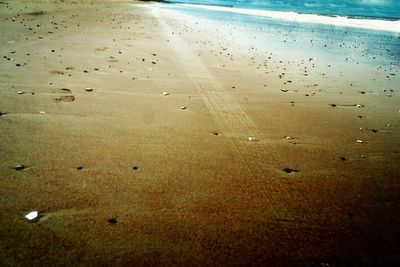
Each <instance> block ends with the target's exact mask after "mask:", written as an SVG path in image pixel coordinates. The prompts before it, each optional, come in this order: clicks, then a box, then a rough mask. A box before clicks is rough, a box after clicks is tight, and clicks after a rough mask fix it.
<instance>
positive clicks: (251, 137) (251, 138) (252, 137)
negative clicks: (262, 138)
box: [247, 136, 256, 141]
mask: <svg viewBox="0 0 400 267" xmlns="http://www.w3.org/2000/svg"><path fill="white" fill-rule="evenodd" d="M247 139H248V140H249V141H254V140H256V138H255V137H254V136H249V137H247Z"/></svg>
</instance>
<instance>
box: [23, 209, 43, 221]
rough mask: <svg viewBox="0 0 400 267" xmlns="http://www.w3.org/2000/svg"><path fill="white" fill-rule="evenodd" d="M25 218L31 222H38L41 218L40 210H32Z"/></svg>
mask: <svg viewBox="0 0 400 267" xmlns="http://www.w3.org/2000/svg"><path fill="white" fill-rule="evenodd" d="M24 217H25V219H26V220H27V221H28V222H30V223H34V222H37V221H38V220H39V212H38V211H36V210H35V211H31V212H29V213H28V214H26V215H25V216H24Z"/></svg>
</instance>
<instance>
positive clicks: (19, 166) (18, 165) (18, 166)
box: [14, 164, 26, 171]
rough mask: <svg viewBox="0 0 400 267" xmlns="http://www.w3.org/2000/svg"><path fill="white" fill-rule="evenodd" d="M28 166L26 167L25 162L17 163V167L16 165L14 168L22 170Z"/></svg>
mask: <svg viewBox="0 0 400 267" xmlns="http://www.w3.org/2000/svg"><path fill="white" fill-rule="evenodd" d="M25 168H26V167H25V165H23V164H17V165H15V167H14V169H15V170H17V171H22V170H23V169H25Z"/></svg>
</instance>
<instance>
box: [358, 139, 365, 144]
mask: <svg viewBox="0 0 400 267" xmlns="http://www.w3.org/2000/svg"><path fill="white" fill-rule="evenodd" d="M356 142H357V143H359V144H363V143H365V141H363V140H356Z"/></svg>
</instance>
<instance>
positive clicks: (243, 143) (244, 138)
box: [153, 8, 310, 255]
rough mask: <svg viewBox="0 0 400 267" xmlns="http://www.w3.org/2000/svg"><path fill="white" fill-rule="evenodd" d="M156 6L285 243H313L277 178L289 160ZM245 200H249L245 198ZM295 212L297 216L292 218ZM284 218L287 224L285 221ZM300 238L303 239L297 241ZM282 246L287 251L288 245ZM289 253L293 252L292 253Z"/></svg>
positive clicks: (171, 37) (201, 93)
mask: <svg viewBox="0 0 400 267" xmlns="http://www.w3.org/2000/svg"><path fill="white" fill-rule="evenodd" d="M156 9H157V8H154V9H153V14H154V15H155V17H156V18H157V22H158V23H159V25H160V26H161V27H162V29H163V30H164V32H165V34H166V35H167V37H168V39H169V44H170V46H171V48H172V50H173V51H174V52H175V53H176V55H177V56H178V57H179V59H180V61H181V62H182V64H183V66H184V68H185V71H186V72H187V74H188V75H189V77H190V78H191V79H192V80H193V82H194V84H195V85H196V86H197V89H198V92H199V95H200V97H201V99H202V101H203V103H204V104H205V106H206V108H207V109H208V111H209V113H210V114H211V116H212V118H213V120H214V121H215V122H216V124H217V125H218V126H219V127H221V130H222V131H223V134H224V135H225V136H227V137H228V140H229V141H230V143H231V144H232V147H233V149H234V151H235V152H236V153H237V155H238V156H239V157H240V159H241V161H242V162H243V164H244V165H245V168H244V171H245V175H246V176H247V179H248V180H249V181H251V183H254V185H257V191H258V192H259V194H260V195H261V198H262V199H259V201H260V204H261V203H262V205H263V206H264V205H265V206H266V207H268V208H269V210H270V212H271V213H272V214H271V215H272V218H274V222H272V223H273V224H278V225H281V227H283V228H282V229H281V231H283V232H281V234H282V236H281V237H282V238H283V239H285V240H286V241H285V242H287V243H291V244H292V246H293V247H298V246H299V245H300V244H299V243H298V242H300V243H302V244H309V243H310V240H309V237H308V236H307V234H306V233H307V230H306V229H303V228H302V227H301V226H299V225H300V224H301V223H302V222H304V219H305V218H304V217H301V219H300V218H299V217H298V215H295V214H293V213H292V209H293V208H291V207H290V204H288V203H287V201H288V200H289V199H292V196H293V192H291V191H290V189H288V188H287V187H286V185H285V181H284V179H283V182H281V179H276V178H277V177H278V178H279V177H280V175H282V176H284V174H283V173H281V174H280V173H279V172H281V170H282V168H283V167H285V165H286V163H285V161H284V160H283V159H282V158H279V157H278V156H276V155H277V154H278V152H277V151H276V150H277V149H276V148H275V147H273V144H272V143H271V144H269V143H268V140H266V138H264V137H263V135H262V133H261V132H260V131H259V130H258V129H257V127H256V125H255V124H254V122H253V121H252V120H251V118H250V117H249V116H248V115H247V114H246V113H245V112H244V111H243V109H242V108H241V107H240V106H239V105H238V104H237V103H235V101H234V99H233V98H232V97H231V96H230V95H229V92H226V91H225V90H224V89H223V87H222V86H221V84H220V83H219V82H218V81H217V80H216V79H215V78H214V77H213V75H212V74H211V73H210V71H209V70H208V68H207V67H206V66H205V65H204V64H203V62H202V61H201V60H200V59H199V58H198V56H197V55H196V54H195V53H194V52H193V51H192V50H191V49H190V48H189V47H188V46H187V45H186V43H185V42H184V41H183V40H182V39H181V38H180V37H179V36H178V34H172V32H176V31H174V30H173V29H172V28H171V27H170V26H169V25H168V24H167V22H166V21H165V20H164V19H163V17H162V16H163V15H162V14H160V13H159V10H156ZM251 136H254V137H256V141H249V140H248V137H251ZM266 170H268V171H269V173H270V174H271V172H270V171H271V170H272V173H274V172H276V174H275V175H273V177H266V173H265V171H266ZM247 190H248V188H246V185H244V188H243V193H244V194H248V193H249V192H248V191H247ZM251 194H252V193H250V195H251ZM243 197H244V196H243ZM243 201H246V200H245V199H243ZM293 215H294V217H292V216H293ZM299 219H300V220H299ZM281 220H282V221H286V222H287V223H283V224H282V223H281ZM306 221H307V219H306ZM293 227H295V228H297V229H296V231H297V233H298V237H297V238H295V237H293V236H292V234H291V230H290V229H291V228H293ZM298 238H299V239H300V240H301V241H300V240H296V239H298ZM278 246H279V245H278ZM300 246H301V245H300ZM306 246H307V245H306ZM281 249H283V251H285V248H281ZM286 253H288V255H289V254H290V252H286Z"/></svg>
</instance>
